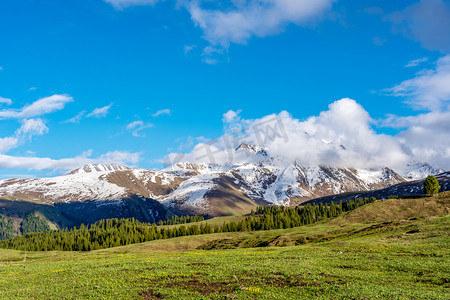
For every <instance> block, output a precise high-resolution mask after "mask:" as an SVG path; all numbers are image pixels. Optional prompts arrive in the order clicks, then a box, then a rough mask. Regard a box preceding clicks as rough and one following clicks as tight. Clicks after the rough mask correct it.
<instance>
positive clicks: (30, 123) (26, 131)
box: [16, 119, 48, 137]
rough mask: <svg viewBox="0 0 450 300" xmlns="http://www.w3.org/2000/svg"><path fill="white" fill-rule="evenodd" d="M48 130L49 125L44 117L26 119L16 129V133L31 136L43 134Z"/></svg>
mask: <svg viewBox="0 0 450 300" xmlns="http://www.w3.org/2000/svg"><path fill="white" fill-rule="evenodd" d="M47 132H48V127H47V126H46V125H45V124H44V122H43V121H42V119H25V120H23V121H22V126H21V127H20V128H19V129H18V130H17V131H16V134H17V135H26V136H28V137H31V136H33V135H43V134H46V133H47Z"/></svg>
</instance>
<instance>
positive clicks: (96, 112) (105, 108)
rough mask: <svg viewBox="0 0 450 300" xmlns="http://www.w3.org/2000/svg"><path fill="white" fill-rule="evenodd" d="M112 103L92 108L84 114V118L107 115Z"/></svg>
mask: <svg viewBox="0 0 450 300" xmlns="http://www.w3.org/2000/svg"><path fill="white" fill-rule="evenodd" d="M111 106H112V103H111V104H110V105H107V106H103V107H99V108H96V109H94V110H93V111H92V112H90V113H89V114H87V115H86V118H97V119H99V118H104V117H106V116H107V115H108V113H109V109H110V108H111Z"/></svg>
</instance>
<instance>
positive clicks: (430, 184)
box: [423, 175, 441, 195]
mask: <svg viewBox="0 0 450 300" xmlns="http://www.w3.org/2000/svg"><path fill="white" fill-rule="evenodd" d="M440 188H441V187H440V186H439V181H438V180H437V179H436V177H434V176H433V175H428V177H427V179H425V183H424V185H423V191H424V193H425V194H427V195H434V194H437V193H439V189H440Z"/></svg>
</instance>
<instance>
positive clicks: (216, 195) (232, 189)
mask: <svg viewBox="0 0 450 300" xmlns="http://www.w3.org/2000/svg"><path fill="white" fill-rule="evenodd" d="M234 151H235V154H236V160H235V161H233V162H231V163H227V164H223V165H219V164H207V163H192V162H180V163H176V164H174V165H172V166H170V167H168V168H165V169H163V170H160V171H156V170H146V169H130V168H128V167H126V166H121V165H104V164H103V165H86V166H84V167H82V168H79V169H76V170H74V171H72V172H70V173H69V174H67V175H64V176H58V177H54V178H42V179H8V180H1V181H0V197H3V198H7V199H20V200H35V201H38V202H42V203H58V202H76V201H85V200H119V199H123V198H128V197H130V196H132V195H137V196H142V197H145V198H153V199H155V200H157V201H159V202H161V203H163V204H164V205H165V206H166V207H169V208H174V209H176V210H180V211H185V212H189V213H200V214H211V215H214V213H217V214H226V213H230V212H239V211H246V210H249V209H250V208H251V207H253V206H256V205H261V204H275V205H296V204H299V203H302V202H305V201H307V200H310V199H314V198H318V197H324V196H328V195H334V194H339V193H345V192H353V191H368V190H377V189H382V188H386V187H390V186H393V185H396V184H398V183H403V182H406V181H407V180H413V179H416V178H419V177H420V178H424V177H426V176H427V175H429V174H436V173H437V172H439V171H440V170H436V169H434V168H432V167H431V166H429V165H428V164H425V163H412V164H409V165H408V166H407V168H406V170H405V171H404V172H403V173H402V174H404V176H405V177H402V176H400V175H399V174H398V173H396V172H395V171H393V170H391V169H389V168H387V167H384V168H379V169H355V168H342V167H340V168H338V167H331V166H305V165H300V164H298V163H297V162H295V161H294V162H291V161H286V160H282V159H281V158H278V157H271V156H269V155H268V151H267V149H264V148H259V147H255V146H252V145H248V144H242V145H241V146H239V147H237V148H236V149H235V150H234Z"/></svg>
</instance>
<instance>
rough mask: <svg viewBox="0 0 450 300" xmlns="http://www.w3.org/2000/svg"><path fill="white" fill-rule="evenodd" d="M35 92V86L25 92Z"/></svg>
mask: <svg viewBox="0 0 450 300" xmlns="http://www.w3.org/2000/svg"><path fill="white" fill-rule="evenodd" d="M35 90H37V87H35V86H32V87H30V88H29V89H28V91H27V92H31V91H35Z"/></svg>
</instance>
